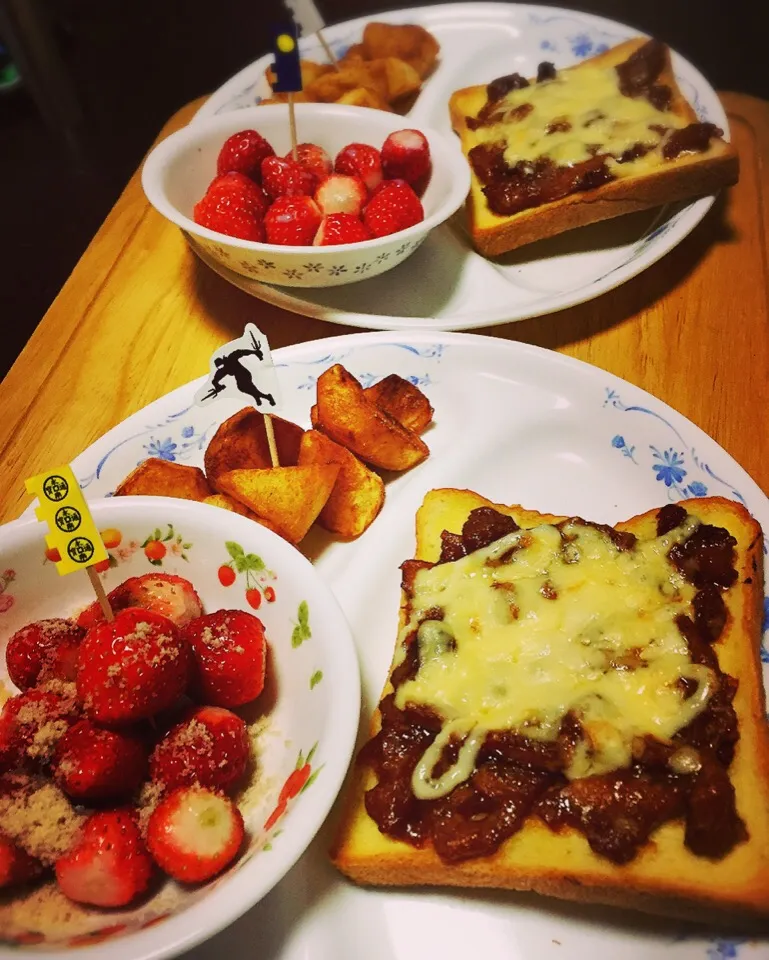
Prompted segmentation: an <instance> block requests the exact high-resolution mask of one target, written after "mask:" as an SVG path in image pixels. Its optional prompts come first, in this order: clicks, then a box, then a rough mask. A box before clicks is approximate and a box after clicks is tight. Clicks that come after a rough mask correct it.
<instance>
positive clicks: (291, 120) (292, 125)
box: [288, 93, 298, 160]
mask: <svg viewBox="0 0 769 960" xmlns="http://www.w3.org/2000/svg"><path fill="white" fill-rule="evenodd" d="M288 127H289V130H290V132H291V156H292V157H293V158H294V160H296V159H297V156H298V154H297V151H296V114H295V112H294V95H293V93H289V95H288Z"/></svg>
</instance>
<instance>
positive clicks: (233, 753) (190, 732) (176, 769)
mask: <svg viewBox="0 0 769 960" xmlns="http://www.w3.org/2000/svg"><path fill="white" fill-rule="evenodd" d="M250 752H251V744H250V741H249V739H248V730H247V729H246V725H245V723H244V722H243V721H242V720H241V719H240V717H238V716H236V714H234V713H231V712H230V711H229V710H225V709H223V708H222V707H198V709H196V710H193V711H192V713H191V714H189V716H187V717H186V718H185V719H184V720H183V721H182V722H181V723H178V724H177V725H176V726H175V727H173V729H171V730H170V731H169V732H168V733H167V734H166V735H165V737H163V739H162V740H161V741H160V743H158V745H157V746H156V747H155V749H154V750H153V752H152V756H151V757H150V774H151V776H152V779H153V780H155V781H159V782H161V783H163V784H164V785H165V786H166V787H169V788H171V787H178V786H182V785H184V784H194V783H196V784H199V785H200V786H202V787H212V788H218V789H220V790H226V789H227V787H230V786H231V785H232V784H234V783H235V782H236V781H237V780H239V779H240V778H241V777H242V776H243V774H244V773H245V770H246V766H247V764H248V758H249V755H250Z"/></svg>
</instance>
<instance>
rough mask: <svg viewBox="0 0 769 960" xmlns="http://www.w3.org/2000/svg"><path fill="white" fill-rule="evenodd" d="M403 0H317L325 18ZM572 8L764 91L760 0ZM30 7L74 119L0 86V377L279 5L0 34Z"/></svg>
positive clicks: (62, 103) (632, 1)
mask: <svg viewBox="0 0 769 960" xmlns="http://www.w3.org/2000/svg"><path fill="white" fill-rule="evenodd" d="M423 2H424V0H423ZM540 2H545V3H547V0H540ZM567 2H568V0H561V3H559V4H551V5H560V6H565V5H567ZM407 3H408V0H405V2H404V0H400V2H398V0H396V2H387V0H317V5H318V7H319V9H320V10H321V11H322V12H323V14H324V15H325V17H326V20H327V22H328V23H335V22H337V21H340V20H345V19H348V18H350V17H355V16H360V15H362V14H365V13H374V12H376V11H378V10H395V9H399V8H401V7H403V6H406V5H407ZM414 5H417V4H416V3H415V4H414ZM573 6H574V7H578V8H580V9H583V10H586V11H589V12H591V13H597V14H602V15H604V16H607V17H611V18H614V19H617V20H621V21H624V22H626V23H629V24H631V25H632V26H635V27H637V28H638V29H639V30H641V31H644V32H646V33H650V34H653V35H656V36H658V37H660V38H661V39H663V40H665V41H666V42H668V43H669V44H671V46H673V47H675V48H676V49H678V50H679V51H680V52H681V53H683V54H684V55H685V56H686V57H687V58H688V59H690V60H692V61H693V62H694V63H695V64H696V65H697V66H698V67H699V68H700V69H701V70H702V71H703V72H704V73H705V74H706V76H707V77H708V78H709V80H710V81H711V83H713V85H714V86H715V87H716V88H717V89H720V90H739V91H742V92H745V93H751V94H754V95H755V96H760V97H765V98H769V68H768V67H767V63H769V58H768V57H767V40H768V39H769V13H768V12H767V11H768V8H769V5H767V3H766V0H575V2H574V3H573ZM30 11H32V12H33V13H34V14H35V17H36V19H37V22H38V24H43V25H44V26H47V28H48V34H49V36H48V40H49V42H50V49H49V50H47V51H46V49H45V40H46V36H45V33H43V35H42V41H41V39H40V37H39V36H37V39H36V44H37V45H36V46H35V47H34V49H33V51H32V52H33V53H37V55H38V56H39V57H40V59H41V61H42V62H43V63H44V64H46V65H47V67H51V66H53V67H54V68H55V69H54V75H55V70H56V69H58V71H59V76H58V78H56V79H55V81H54V83H53V84H52V85H51V87H49V90H48V92H47V94H46V97H44V98H43V100H44V102H43V104H42V105H43V109H44V110H45V109H48V111H49V112H54V111H55V110H56V109H57V108H58V109H59V110H60V111H63V112H64V113H65V114H66V115H80V116H81V117H82V122H80V124H79V126H77V128H76V135H75V136H73V137H70V138H69V143H67V142H65V138H63V137H62V136H61V135H57V134H56V133H55V132H53V130H52V126H51V124H50V123H49V124H46V123H45V122H44V120H43V118H42V116H41V112H40V109H39V107H40V101H39V100H38V103H36V102H35V99H34V98H33V97H32V96H31V95H30V90H29V86H30V85H29V83H26V84H25V85H24V86H22V88H21V89H19V90H17V91H14V92H11V93H7V94H5V95H2V94H0V238H1V240H0V243H1V255H0V325H1V327H2V337H0V344H2V347H1V348H0V374H4V373H5V371H6V370H7V368H8V367H9V366H10V364H11V363H12V362H13V360H14V359H15V357H16V355H17V354H18V352H19V350H21V348H22V347H23V345H24V343H25V342H26V339H27V338H28V337H29V335H30V333H31V332H32V330H33V329H34V327H35V326H36V324H37V323H38V321H39V320H40V318H41V317H42V316H43V314H44V313H45V310H46V309H47V307H48V306H49V304H50V303H51V301H52V300H53V298H54V297H55V296H56V293H57V291H58V290H59V288H60V287H61V286H62V284H63V283H64V281H65V280H66V278H67V276H68V275H69V273H70V272H71V271H72V269H73V267H74V266H75V264H76V263H77V260H78V258H79V257H80V256H81V254H82V253H83V251H84V250H85V248H86V246H87V245H88V243H89V241H90V239H91V238H92V236H93V234H94V233H95V232H96V230H97V229H98V227H99V225H100V224H101V222H102V220H103V219H104V218H105V216H106V214H107V213H108V211H109V209H110V207H111V206H112V204H113V203H114V202H115V200H116V199H117V197H118V195H119V193H120V191H121V190H122V188H123V186H124V185H125V183H126V181H127V180H128V178H129V177H130V175H131V173H132V172H133V171H134V170H135V169H136V167H137V166H138V164H139V163H140V161H141V159H142V157H143V155H144V153H145V152H146V150H147V149H148V147H149V146H150V144H151V143H152V141H153V139H154V138H155V136H156V135H157V133H158V131H159V129H160V127H161V126H162V125H163V123H164V122H165V121H166V120H167V119H168V117H169V116H170V115H171V114H172V113H174V112H175V111H176V110H177V109H178V108H179V107H180V106H182V105H183V104H184V103H186V102H187V101H189V100H191V99H193V98H195V97H198V96H201V95H202V94H205V93H207V92H209V91H211V90H213V89H215V88H216V87H217V86H219V85H220V84H221V83H222V82H224V81H225V80H226V79H227V78H228V77H229V76H230V75H232V74H233V73H235V72H236V71H237V70H239V69H240V68H241V67H243V66H245V65H246V64H247V63H249V62H250V61H252V60H254V59H256V58H257V57H258V56H260V55H261V54H263V53H264V52H265V51H266V49H267V46H268V42H269V41H268V36H269V34H268V30H269V25H270V22H271V21H272V20H273V19H275V18H276V17H278V16H279V12H278V11H279V6H278V2H277V0H251V2H250V3H245V2H243V0H107V2H105V0H0V38H3V37H4V39H5V40H6V42H8V40H9V37H10V34H11V31H12V29H14V28H15V31H16V32H17V33H23V34H24V35H27V36H28V31H29V22H28V18H29V14H30ZM57 61H58V62H57ZM19 65H20V66H22V67H23V64H19ZM29 79H32V78H31V77H30V78H29Z"/></svg>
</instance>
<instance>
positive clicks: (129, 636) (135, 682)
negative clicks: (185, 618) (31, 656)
mask: <svg viewBox="0 0 769 960" xmlns="http://www.w3.org/2000/svg"><path fill="white" fill-rule="evenodd" d="M191 661H192V654H191V652H190V648H189V646H188V645H187V644H186V643H185V641H184V640H182V638H181V636H180V634H179V631H178V630H177V628H176V626H175V625H174V624H173V623H172V621H171V620H169V619H168V618H167V617H164V616H161V614H159V613H155V612H154V611H152V610H140V609H138V608H136V607H129V608H128V609H127V610H121V611H120V612H119V613H118V614H117V615H116V616H115V619H114V620H113V621H112V622H111V623H108V622H106V621H105V622H104V623H97V624H96V626H94V627H92V628H91V629H90V630H89V631H88V633H87V634H86V637H85V640H83V642H82V644H81V645H80V656H79V658H78V668H77V690H78V693H79V695H80V697H81V698H82V700H83V704H84V706H85V712H86V714H87V715H88V716H89V717H90V718H91V719H92V720H96V722H97V723H104V724H119V723H130V722H132V721H134V720H142V719H144V718H145V717H151V716H153V715H154V714H156V713H159V712H160V711H161V710H165V709H166V707H170V706H171V705H172V704H173V703H175V701H176V700H178V698H179V697H180V696H181V695H182V694H183V693H184V690H185V688H186V686H187V681H188V679H189V673H190V667H191Z"/></svg>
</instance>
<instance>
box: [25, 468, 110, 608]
mask: <svg viewBox="0 0 769 960" xmlns="http://www.w3.org/2000/svg"><path fill="white" fill-rule="evenodd" d="M25 487H26V488H27V493H31V494H33V495H34V496H36V497H37V499H38V501H39V503H40V506H39V507H37V508H36V509H35V516H36V517H37V519H38V520H42V521H43V522H44V523H47V524H48V528H49V530H50V533H47V534H46V536H45V542H46V545H47V546H48V548H49V550H51V551H52V552H54V551H55V553H58V556H59V559H58V560H54V561H53V562H54V563H55V564H56V569H57V570H58V572H59V574H61V575H62V576H64V575H65V574H67V573H73V572H74V571H75V570H85V571H86V572H87V573H88V577H89V579H90V581H91V586H92V587H93V589H94V592H95V593H96V597H97V599H98V601H99V604H100V605H101V608H102V611H103V613H104V616H105V617H106V618H107V620H112V619H113V615H112V608H111V607H110V605H109V601H108V600H107V595H106V594H105V592H104V587H103V586H102V582H101V580H100V579H99V576H98V574H97V573H96V570H95V569H94V564H97V563H102V562H103V561H104V560H109V555H108V553H107V549H106V547H105V546H104V543H103V541H102V538H101V534H100V533H99V531H98V529H97V527H96V524H95V523H94V520H93V517H92V516H91V511H90V510H89V509H88V503H87V502H86V499H85V497H84V496H83V491H82V490H81V489H80V484H79V483H78V482H77V479H76V478H75V474H74V473H73V472H72V467H70V466H68V465H67V466H63V467H55V468H54V469H52V470H46V471H45V473H39V474H38V475H37V476H35V477H30V478H29V479H28V480H26V481H25ZM55 553H54V555H55Z"/></svg>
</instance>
